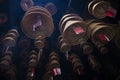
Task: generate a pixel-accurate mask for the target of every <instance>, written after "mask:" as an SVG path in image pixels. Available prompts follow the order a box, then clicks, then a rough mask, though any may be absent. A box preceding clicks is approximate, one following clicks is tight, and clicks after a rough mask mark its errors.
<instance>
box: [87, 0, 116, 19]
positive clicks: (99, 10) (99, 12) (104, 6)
mask: <svg viewBox="0 0 120 80" xmlns="http://www.w3.org/2000/svg"><path fill="white" fill-rule="evenodd" d="M109 8H110V4H109V3H108V2H107V1H101V0H93V1H91V2H90V3H89V4H88V11H89V13H90V14H91V15H93V16H94V17H96V18H98V19H102V18H105V17H106V16H111V15H113V13H112V12H111V11H110V13H107V10H108V9H109ZM108 12H109V11H108ZM115 13H116V12H115ZM108 14H109V15H108Z"/></svg>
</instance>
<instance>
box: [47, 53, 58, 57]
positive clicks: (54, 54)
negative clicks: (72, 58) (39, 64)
mask: <svg viewBox="0 0 120 80" xmlns="http://www.w3.org/2000/svg"><path fill="white" fill-rule="evenodd" d="M52 56H58V54H57V53H56V52H51V53H50V55H49V57H52Z"/></svg>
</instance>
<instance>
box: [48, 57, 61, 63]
mask: <svg viewBox="0 0 120 80" xmlns="http://www.w3.org/2000/svg"><path fill="white" fill-rule="evenodd" d="M52 60H57V61H59V58H58V57H57V56H51V57H50V59H49V62H51V61H52Z"/></svg>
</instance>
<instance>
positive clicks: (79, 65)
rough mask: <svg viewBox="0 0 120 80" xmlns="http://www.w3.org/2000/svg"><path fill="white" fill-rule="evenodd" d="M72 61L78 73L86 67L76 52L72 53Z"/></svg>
mask: <svg viewBox="0 0 120 80" xmlns="http://www.w3.org/2000/svg"><path fill="white" fill-rule="evenodd" d="M71 62H72V65H73V70H74V71H75V72H77V73H78V74H82V73H83V70H84V67H83V64H82V63H81V61H80V59H79V57H78V56H77V55H75V54H72V55H71Z"/></svg>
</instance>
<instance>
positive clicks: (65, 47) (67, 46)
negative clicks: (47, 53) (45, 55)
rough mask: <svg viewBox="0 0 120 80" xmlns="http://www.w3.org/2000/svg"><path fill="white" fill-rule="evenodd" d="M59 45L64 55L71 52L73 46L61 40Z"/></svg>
mask: <svg viewBox="0 0 120 80" xmlns="http://www.w3.org/2000/svg"><path fill="white" fill-rule="evenodd" d="M59 43H60V51H62V52H63V53H66V52H68V51H70V50H71V45H70V44H69V43H67V41H66V40H65V39H63V38H61V39H60V41H59Z"/></svg>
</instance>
